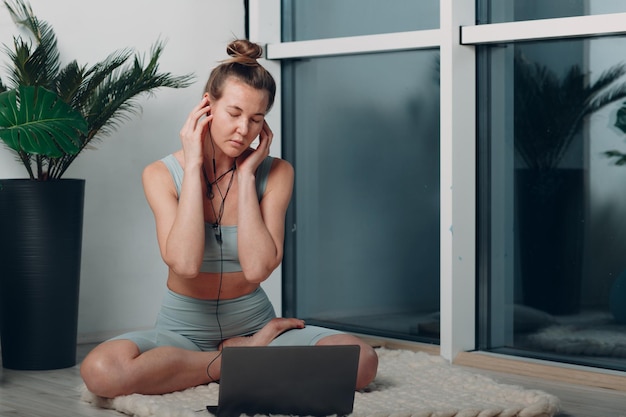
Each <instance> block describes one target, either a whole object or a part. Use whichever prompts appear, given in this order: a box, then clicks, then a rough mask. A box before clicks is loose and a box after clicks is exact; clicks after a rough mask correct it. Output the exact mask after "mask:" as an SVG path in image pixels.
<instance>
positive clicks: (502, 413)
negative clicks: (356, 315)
mask: <svg viewBox="0 0 626 417" xmlns="http://www.w3.org/2000/svg"><path fill="white" fill-rule="evenodd" d="M377 352H378V355H379V369H378V375H377V376H376V379H375V380H374V382H372V383H371V384H370V385H369V386H368V387H367V388H366V389H365V390H363V391H359V392H356V394H355V399H354V412H353V414H352V417H386V416H391V417H409V416H412V417H550V416H553V415H554V414H556V412H557V411H558V399H557V398H556V397H555V396H553V395H550V394H547V393H545V392H542V391H537V390H529V389H524V388H522V387H518V386H514V385H506V384H500V383H498V382H496V381H495V380H493V379H491V378H488V377H485V376H483V375H480V374H477V373H474V372H471V371H468V370H466V369H465V368H459V367H456V366H453V365H450V364H448V362H447V361H445V360H444V359H442V358H440V357H438V356H431V355H428V354H426V353H424V352H412V351H408V350H391V349H384V348H380V349H377ZM218 391H219V385H218V384H215V383H211V384H209V385H203V386H199V387H196V388H190V389H188V390H185V391H181V392H175V393H172V394H166V395H139V394H133V395H128V396H123V397H117V398H114V399H112V400H108V399H103V398H99V397H96V396H94V395H93V394H91V393H89V392H87V391H84V392H83V397H82V398H83V400H85V401H87V402H90V403H92V404H93V406H95V407H101V408H110V409H115V410H117V411H120V412H122V413H125V414H128V415H131V416H137V417H198V416H203V415H205V416H210V414H209V413H208V412H207V411H206V409H205V406H206V405H207V404H216V403H217V395H218Z"/></svg>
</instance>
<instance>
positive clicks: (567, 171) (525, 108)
mask: <svg viewBox="0 0 626 417" xmlns="http://www.w3.org/2000/svg"><path fill="white" fill-rule="evenodd" d="M518 3H519V2H518ZM599 3H601V2H599ZM605 3H606V2H605ZM499 4H500V3H499ZM543 4H544V3H541V4H540V3H537V4H535V5H533V7H527V8H525V7H523V6H518V7H516V8H514V9H513V10H514V12H512V14H509V15H508V16H509V17H514V18H515V19H516V20H517V19H518V18H519V17H520V16H521V17H522V19H521V20H523V19H526V18H531V17H533V16H535V15H537V14H542V13H545V14H549V15H557V16H558V15H560V14H563V15H568V14H585V13H590V12H593V11H594V10H598V9H597V8H594V5H595V2H588V1H587V2H583V1H577V2H573V1H572V2H554V3H550V4H549V5H547V4H546V5H545V6H543ZM611 4H616V3H613V2H611ZM500 5H501V4H500ZM559 5H560V6H561V7H559ZM503 15H506V13H505V14H503ZM624 45H626V38H624V37H614V36H606V37H595V36H594V37H591V36H587V37H584V36H577V37H575V38H573V37H572V38H569V37H565V36H564V37H562V38H560V39H555V40H536V41H531V42H519V43H513V42H509V43H498V44H497V45H489V46H481V47H479V49H478V53H479V60H478V62H479V74H480V75H481V77H480V81H479V90H480V94H479V95H478V96H479V97H480V100H479V114H480V115H481V118H480V121H481V122H480V125H479V146H480V149H481V150H482V151H481V152H480V155H481V156H482V157H481V159H480V160H479V167H480V172H481V176H480V178H479V190H480V193H481V198H480V199H479V201H480V202H481V204H480V208H479V212H480V213H481V214H482V215H481V217H480V219H481V228H480V230H481V231H482V232H481V234H480V235H479V247H481V248H482V250H483V251H484V252H485V253H484V255H483V256H482V259H484V260H485V262H484V263H483V264H481V265H480V268H481V270H482V271H483V274H482V276H483V280H482V282H481V285H480V288H481V292H480V294H479V296H480V297H481V298H482V300H483V302H482V303H481V306H482V309H481V311H480V313H479V315H480V318H481V320H480V323H481V325H480V327H479V330H480V331H479V335H480V337H479V348H480V349H483V350H490V351H495V352H500V353H509V354H514V355H521V356H529V357H535V358H541V359H549V360H555V361H560V362H568V363H575V364H581V365H590V366H595V367H603V368H610V369H619V370H626V256H625V255H624V254H626V230H625V229H626V223H624V220H623V219H624V216H623V213H625V212H626V194H624V183H625V181H626V168H625V167H623V166H618V165H616V162H619V161H622V158H623V156H622V155H621V152H623V151H624V150H626V141H625V139H626V134H625V132H626V124H625V122H624V120H623V119H620V114H621V113H622V112H624V111H625V109H622V106H623V105H624V103H625V102H626V77H625V74H626V65H625V64H624V58H623V57H624V56H625V55H624V54H625V52H626V49H625V48H624ZM614 151H616V152H614Z"/></svg>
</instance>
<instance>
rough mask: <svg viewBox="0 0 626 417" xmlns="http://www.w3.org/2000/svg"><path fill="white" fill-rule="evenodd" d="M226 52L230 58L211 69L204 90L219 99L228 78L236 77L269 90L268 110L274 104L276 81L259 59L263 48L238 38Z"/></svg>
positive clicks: (251, 85)
mask: <svg viewBox="0 0 626 417" xmlns="http://www.w3.org/2000/svg"><path fill="white" fill-rule="evenodd" d="M226 52H227V53H228V55H229V56H230V58H228V59H226V60H225V61H222V63H220V64H219V65H218V66H217V67H215V68H214V69H213V71H211V75H210V76H209V79H208V81H207V83H206V86H205V88H204V91H205V92H207V93H209V95H210V96H211V98H212V99H215V100H219V99H220V98H221V97H222V94H223V91H224V83H225V82H226V80H227V79H228V78H229V77H235V78H237V79H238V80H240V81H242V82H244V83H245V84H247V85H249V86H250V87H252V88H255V89H257V90H263V91H267V93H268V103H267V109H266V112H268V111H269V110H270V109H271V108H272V105H273V104H274V97H275V96H276V82H275V81H274V77H272V74H270V73H269V71H267V70H266V69H265V68H264V67H263V66H262V65H261V64H259V62H258V61H257V60H258V59H259V58H261V57H262V56H263V48H262V47H261V46H260V45H258V44H256V43H254V42H250V41H248V40H245V39H236V40H234V41H232V42H231V43H229V44H228V46H227V47H226Z"/></svg>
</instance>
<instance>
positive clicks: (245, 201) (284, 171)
mask: <svg viewBox="0 0 626 417" xmlns="http://www.w3.org/2000/svg"><path fill="white" fill-rule="evenodd" d="M271 139H272V133H271V130H270V129H269V127H268V126H267V124H266V123H264V127H263V130H262V131H261V134H260V141H259V146H258V147H257V149H256V150H254V151H253V152H252V153H251V154H250V155H249V156H248V157H247V158H246V160H245V161H244V163H243V164H242V165H241V167H242V168H241V169H240V168H239V167H238V169H237V179H238V193H239V194H238V199H239V203H238V204H239V208H238V210H239V211H238V218H237V224H238V226H237V230H238V235H237V243H238V250H239V261H240V263H241V267H242V269H243V272H244V275H245V277H246V279H247V280H248V281H249V282H255V283H258V282H262V281H264V280H265V279H267V278H268V277H269V275H270V274H271V273H272V271H274V269H276V267H278V265H279V264H280V262H281V261H282V258H283V244H284V239H285V215H286V213H287V207H288V205H289V201H290V200H291V193H292V189H293V179H294V172H293V167H292V166H291V164H289V163H288V162H287V161H284V160H282V159H278V158H276V159H274V162H273V164H272V168H271V170H270V173H269V177H268V181H267V187H266V189H265V193H264V194H263V199H262V200H261V203H259V199H258V196H257V193H256V182H255V181H256V179H255V175H254V173H255V171H256V167H258V165H259V164H260V161H262V160H263V159H264V158H265V157H266V156H267V155H268V154H269V145H270V143H271ZM246 168H247V169H246ZM252 168H254V170H253V169H252Z"/></svg>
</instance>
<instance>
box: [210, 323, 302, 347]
mask: <svg viewBox="0 0 626 417" xmlns="http://www.w3.org/2000/svg"><path fill="white" fill-rule="evenodd" d="M302 328H304V321H302V320H300V319H287V318H275V319H272V320H271V321H270V322H269V323H267V324H266V325H265V327H263V328H262V329H261V330H259V331H258V332H257V333H255V334H253V335H252V336H241V337H233V338H232V339H227V340H224V341H223V342H222V343H221V345H220V349H221V348H224V347H227V346H267V345H269V344H270V342H271V341H272V340H274V339H276V338H277V337H278V336H280V335H281V334H282V333H284V332H286V331H287V330H291V329H302Z"/></svg>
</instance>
